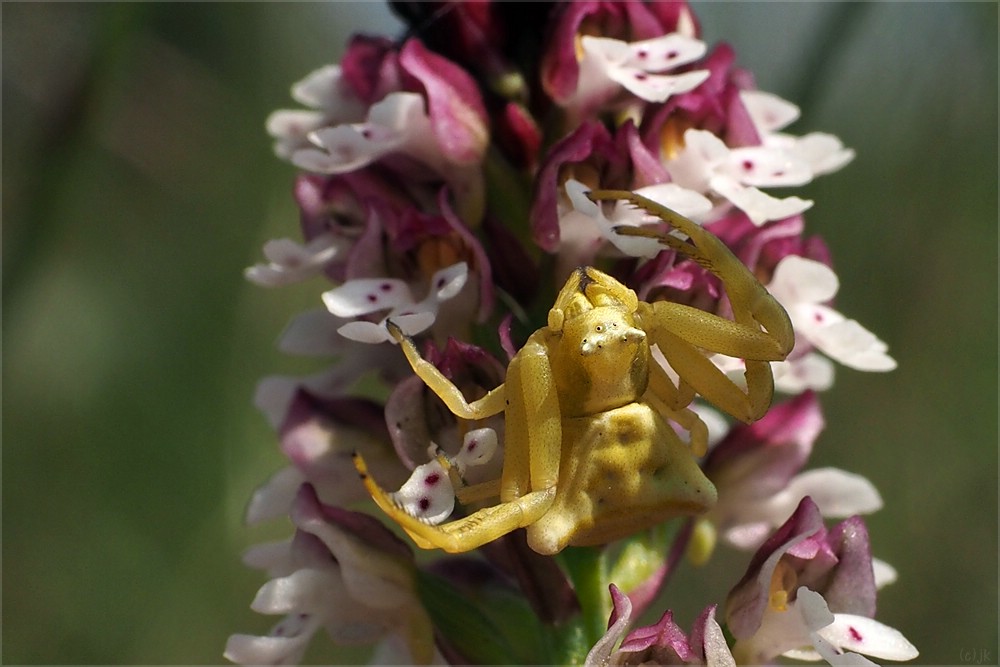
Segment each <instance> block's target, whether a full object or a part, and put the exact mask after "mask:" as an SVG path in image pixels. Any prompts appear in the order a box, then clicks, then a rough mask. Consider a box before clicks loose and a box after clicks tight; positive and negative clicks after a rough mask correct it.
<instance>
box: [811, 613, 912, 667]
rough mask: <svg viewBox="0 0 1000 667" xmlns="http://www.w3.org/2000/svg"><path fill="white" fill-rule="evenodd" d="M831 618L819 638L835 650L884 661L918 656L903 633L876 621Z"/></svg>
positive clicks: (846, 615)
mask: <svg viewBox="0 0 1000 667" xmlns="http://www.w3.org/2000/svg"><path fill="white" fill-rule="evenodd" d="M834 619H835V620H834V621H833V623H831V624H830V625H827V626H825V627H823V628H822V629H820V630H819V635H820V636H821V637H823V639H825V640H827V641H828V642H830V643H831V644H833V645H834V646H836V647H838V648H841V649H847V650H850V651H857V652H858V653H864V654H865V655H870V656H872V657H874V658H881V659H883V660H913V659H914V658H916V657H917V656H918V655H919V654H920V653H919V651H917V649H916V647H915V646H913V644H911V643H910V642H909V640H907V639H906V637H904V636H903V633H901V632H900V631H899V630H896V629H895V628H891V627H889V626H888V625H885V624H884V623H879V622H878V621H876V620H875V619H872V618H867V617H865V616H856V615H854V614H835V615H834Z"/></svg>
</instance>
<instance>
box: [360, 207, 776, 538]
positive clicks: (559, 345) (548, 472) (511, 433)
mask: <svg viewBox="0 0 1000 667" xmlns="http://www.w3.org/2000/svg"><path fill="white" fill-rule="evenodd" d="M589 197H590V198H591V199H592V200H594V201H596V202H601V201H614V200H624V201H627V202H629V203H631V204H633V205H635V206H637V207H639V208H642V209H644V210H645V211H647V212H648V213H651V214H653V215H654V216H657V217H659V218H660V219H661V220H663V221H664V222H666V223H668V224H669V225H670V226H672V227H673V228H675V229H677V230H679V231H680V232H682V233H683V234H684V235H686V236H687V237H688V239H689V240H682V239H680V238H678V237H675V236H670V235H666V234H663V233H662V232H659V231H655V230H653V229H650V228H644V227H619V228H616V230H615V231H616V232H618V233H620V234H624V235H630V236H643V237H648V238H652V239H655V240H656V241H658V242H659V243H661V244H662V245H664V246H668V247H670V248H673V249H675V250H677V251H679V252H682V253H684V254H685V255H687V256H689V257H691V258H692V259H694V260H695V261H696V262H698V263H699V264H701V265H702V266H704V267H705V268H706V269H708V270H709V271H711V272H713V273H714V274H715V275H717V276H718V277H719V278H720V279H721V280H722V282H723V284H724V285H725V288H726V291H727V293H728V296H729V302H730V304H731V306H732V312H733V319H732V320H729V319H726V318H722V317H719V316H717V315H714V314H712V313H708V312H705V311H702V310H699V309H697V308H693V307H691V306H686V305H682V304H678V303H671V302H668V301H657V302H655V303H646V302H643V301H639V300H638V298H637V297H636V294H635V292H633V291H632V290H631V289H628V288H627V287H625V286H624V285H622V284H621V283H620V282H618V281H617V280H615V279H614V278H612V277H611V276H608V275H606V274H604V273H602V272H601V271H598V270H597V269H594V268H591V267H581V268H578V269H577V270H576V271H574V272H573V274H572V275H571V276H570V277H569V280H567V282H566V285H565V286H564V287H563V288H562V290H561V291H560V292H559V295H558V296H557V298H556V301H555V304H554V305H553V307H552V309H551V310H550V311H549V316H548V324H547V326H545V327H542V328H541V329H539V330H538V331H536V332H535V333H534V334H532V335H531V337H530V338H529V339H528V341H527V343H525V345H524V347H523V348H521V350H520V351H519V352H518V353H517V355H516V356H515V357H514V358H513V359H512V360H511V362H510V365H509V367H508V368H507V377H506V381H505V382H504V384H502V385H500V386H499V387H497V388H495V389H493V390H492V391H490V392H489V393H488V394H487V395H486V396H484V397H483V398H480V399H479V400H477V401H474V402H472V403H469V402H468V401H466V399H465V397H464V396H463V395H462V392H461V391H460V390H459V389H458V387H456V386H455V385H454V384H453V383H452V382H451V381H450V380H448V379H447V378H446V377H445V376H444V375H443V374H442V373H441V372H440V371H439V370H438V369H437V368H436V367H435V366H434V365H432V364H431V363H430V362H428V361H426V360H425V359H423V358H422V357H421V356H420V353H419V352H418V351H417V348H416V346H415V345H414V343H413V341H412V340H411V339H410V338H408V337H407V336H405V335H403V333H402V332H401V331H400V330H399V329H398V327H395V326H393V325H391V323H390V331H391V333H392V335H393V336H394V337H395V339H396V340H397V341H398V342H399V343H400V345H401V347H402V349H403V352H404V354H405V355H406V358H407V359H408V360H409V362H410V365H411V366H412V367H413V370H414V371H415V372H416V374H417V375H418V376H419V377H420V378H421V379H422V380H423V381H424V382H425V383H426V384H427V386H428V387H429V388H430V389H432V390H433V391H434V392H435V393H436V394H437V395H438V396H439V397H440V398H441V400H442V401H444V403H445V405H446V406H447V407H448V409H449V410H451V411H452V412H453V413H454V414H455V415H456V416H458V417H459V418H461V419H467V420H479V419H484V418H486V417H490V416H492V415H495V414H498V413H500V412H503V413H504V416H505V420H506V428H505V430H506V446H505V454H504V462H503V472H502V474H501V477H500V479H499V480H496V481H493V482H486V483H483V484H479V485H475V486H471V487H465V488H463V489H460V490H459V492H458V497H459V499H460V500H465V501H468V500H469V499H486V498H491V497H497V496H498V497H499V503H498V504H495V505H491V506H487V507H483V508H482V509H479V510H477V511H475V512H473V513H472V514H470V515H468V516H466V517H463V518H460V519H456V520H454V521H451V522H448V523H444V524H441V525H431V524H429V523H427V522H424V521H422V520H421V519H419V518H417V517H414V516H412V515H410V514H409V513H407V512H406V511H405V510H404V509H403V508H402V507H400V506H399V505H397V503H396V502H395V501H394V500H393V497H392V495H391V494H390V493H388V492H386V491H385V490H383V489H382V488H381V487H380V486H378V484H377V483H376V482H375V480H374V479H372V477H371V476H370V475H369V474H368V472H367V467H366V465H365V462H364V460H363V459H362V458H361V456H360V455H358V454H356V455H355V457H354V462H355V465H356V467H357V469H358V472H359V474H360V475H361V478H362V481H363V483H364V485H365V487H366V488H367V490H368V491H369V493H370V494H371V496H372V498H373V499H374V500H375V502H376V503H377V504H378V505H379V507H381V508H382V510H383V511H385V513H386V514H388V515H389V516H390V517H391V518H392V519H393V520H394V521H396V522H397V523H399V524H400V525H401V526H402V527H403V528H404V529H405V530H406V532H407V533H408V534H409V535H410V536H411V537H412V538H413V539H414V541H415V542H416V543H417V545H418V546H420V547H423V548H440V549H444V550H445V551H449V552H464V551H469V550H472V549H475V548H476V547H478V546H481V545H483V544H485V543H487V542H490V541H492V540H495V539H497V538H499V537H501V536H502V535H505V534H506V533H509V532H511V531H513V530H515V529H517V528H526V529H527V537H528V544H529V545H530V546H531V548H532V549H534V550H535V551H537V552H539V553H541V554H555V553H558V552H559V551H561V550H562V549H563V548H564V547H566V546H567V545H575V546H585V545H596V544H604V543H607V542H610V541H612V540H615V539H618V538H621V537H624V536H626V535H629V534H631V533H634V532H636V531H639V530H642V529H644V528H648V527H650V526H652V525H654V524H657V523H660V522H662V521H664V520H666V519H669V518H672V517H675V516H681V515H697V514H700V513H702V512H704V511H706V510H708V509H709V508H710V507H711V506H712V505H713V504H714V503H715V501H716V490H715V487H714V486H713V485H712V483H711V482H710V481H709V480H708V478H706V477H705V475H704V474H703V473H702V471H701V469H700V468H699V466H698V465H697V463H696V461H695V459H694V456H700V455H702V454H704V452H705V449H706V446H707V429H706V428H705V425H704V423H703V422H702V421H701V419H700V418H699V417H698V416H697V415H696V414H695V413H694V412H693V411H692V410H691V409H690V407H689V405H690V403H691V401H692V400H693V399H694V396H695V395H696V394H700V395H701V396H702V397H703V398H704V399H706V400H708V401H710V402H711V403H714V404H715V405H716V406H718V407H719V408H721V409H722V410H724V411H725V412H727V413H729V414H730V415H732V416H733V417H735V418H737V419H739V420H742V421H744V422H752V421H754V420H757V419H759V418H760V417H762V416H763V415H764V413H765V412H766V411H767V409H768V407H769V406H770V403H771V396H772V393H773V380H772V376H771V369H770V365H769V363H768V362H770V361H778V360H782V359H784V358H785V357H786V356H787V355H788V353H789V351H790V350H791V349H792V345H793V343H794V338H793V333H792V327H791V323H790V322H789V319H788V315H787V314H786V313H785V311H784V310H783V309H782V307H781V306H780V305H779V304H778V302H777V301H775V300H774V298H773V297H771V295H770V294H768V292H767V290H765V289H764V287H762V286H761V284H760V283H759V282H757V280H756V279H755V278H754V277H753V275H752V274H751V273H750V271H749V270H748V269H747V268H746V266H744V265H743V264H742V263H741V262H740V261H739V260H738V259H737V258H736V257H734V256H733V254H732V253H731V252H730V251H729V249H728V248H727V247H726V246H725V245H724V244H723V243H722V242H721V241H720V240H719V239H718V238H716V237H715V236H714V235H712V234H711V233H709V232H708V231H706V230H704V229H703V228H702V227H700V226H699V225H697V224H695V223H693V222H691V221H690V220H688V219H686V218H684V217H682V216H680V215H678V214H677V213H674V212H673V211H670V210H669V209H667V208H665V207H663V206H661V205H659V204H657V203H655V202H652V201H650V200H648V199H646V198H644V197H642V196H640V195H636V194H633V193H631V192H625V191H593V192H591V193H590V194H589ZM654 344H655V345H657V346H658V347H659V349H660V351H661V352H662V354H663V355H664V357H665V358H666V359H667V361H668V362H669V363H670V366H671V367H672V368H673V369H674V371H676V373H677V375H678V377H679V380H678V381H677V383H676V384H675V383H674V381H673V380H672V379H671V378H670V376H668V375H667V373H666V372H665V371H664V370H663V369H662V368H661V367H660V365H659V364H658V363H656V362H655V361H652V360H651V358H650V347H651V346H652V345H654ZM709 353H721V354H725V355H729V356H734V357H740V358H743V359H745V361H746V373H745V377H746V389H745V390H744V389H742V388H741V387H740V386H739V385H737V384H734V383H733V382H732V380H730V379H729V378H728V377H727V376H726V375H725V374H723V373H722V372H721V371H720V370H719V369H718V368H717V367H716V366H715V365H714V364H713V363H712V362H711V361H709V359H708V356H707V355H708V354H709ZM668 419H669V420H672V421H674V422H676V423H677V424H679V425H681V426H682V427H683V428H685V429H687V430H688V431H689V432H690V444H688V443H685V442H684V441H683V440H682V439H681V438H680V437H679V436H678V435H677V433H676V432H675V431H674V429H673V428H672V427H671V426H670V425H669V424H668V423H667V420H668Z"/></svg>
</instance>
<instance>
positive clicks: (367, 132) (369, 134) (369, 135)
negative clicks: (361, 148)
mask: <svg viewBox="0 0 1000 667" xmlns="http://www.w3.org/2000/svg"><path fill="white" fill-rule="evenodd" d="M361 136H362V137H364V138H365V139H371V138H372V131H371V130H367V129H366V130H361Z"/></svg>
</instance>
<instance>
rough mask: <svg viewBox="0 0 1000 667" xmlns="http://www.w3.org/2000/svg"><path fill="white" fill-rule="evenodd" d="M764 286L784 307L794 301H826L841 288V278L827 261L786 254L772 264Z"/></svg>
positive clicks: (794, 302)
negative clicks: (771, 274) (772, 266)
mask: <svg viewBox="0 0 1000 667" xmlns="http://www.w3.org/2000/svg"><path fill="white" fill-rule="evenodd" d="M767 289H768V291H769V292H770V293H771V294H772V295H773V296H774V298H775V299H777V300H778V301H780V302H781V303H782V305H784V306H785V307H786V308H787V307H789V306H791V305H793V304H796V303H823V302H824V301H829V300H830V299H832V298H833V297H834V296H835V295H836V294H837V290H838V289H840V281H839V280H838V278H837V274H836V273H834V272H833V269H831V268H830V267H829V266H827V265H826V264H823V263H822V262H817V261H816V260H813V259H807V258H805V257H799V256H798V255H788V256H786V257H784V258H782V260H781V261H780V262H778V264H777V266H775V267H774V275H773V276H772V278H771V282H770V283H768V285H767Z"/></svg>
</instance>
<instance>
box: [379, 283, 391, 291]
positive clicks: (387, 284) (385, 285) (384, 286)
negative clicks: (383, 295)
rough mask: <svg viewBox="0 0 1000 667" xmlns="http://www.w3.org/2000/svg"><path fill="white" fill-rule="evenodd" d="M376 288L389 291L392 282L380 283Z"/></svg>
mask: <svg viewBox="0 0 1000 667" xmlns="http://www.w3.org/2000/svg"><path fill="white" fill-rule="evenodd" d="M378 288H379V289H380V290H382V291H383V292H391V291H392V283H382V284H381V285H379V286H378Z"/></svg>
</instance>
